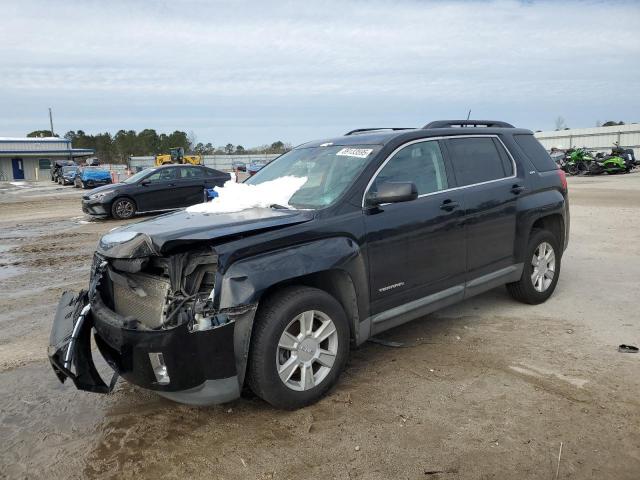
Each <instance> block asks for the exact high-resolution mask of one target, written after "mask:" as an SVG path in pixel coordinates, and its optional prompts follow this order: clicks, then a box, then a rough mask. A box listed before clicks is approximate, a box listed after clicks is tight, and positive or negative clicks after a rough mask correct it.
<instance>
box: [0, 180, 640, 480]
mask: <svg viewBox="0 0 640 480" xmlns="http://www.w3.org/2000/svg"><path fill="white" fill-rule="evenodd" d="M79 196H80V192H79V191H77V190H75V189H73V188H71V187H64V188H62V187H59V188H58V187H54V186H53V185H47V186H46V187H37V188H15V187H9V186H3V187H1V188H0V285H1V288H0V305H1V306H2V308H1V309H0V439H1V441H0V477H4V478H29V479H37V478H46V479H57V478H65V479H72V478H136V479H141V478H216V479H217V478H221V479H222V478H224V479H245V478H257V479H288V478H307V479H311V478H323V479H333V478H336V479H356V478H362V479H391V478H393V479H395V478H398V479H419V478H420V479H423V478H428V479H436V478H438V479H512V478H534V479H538V478H540V479H553V478H556V472H557V478H560V479H569V478H573V479H590V478H593V479H609V478H611V479H613V478H615V479H617V480H622V479H637V478H640V398H639V396H640V354H622V353H618V351H617V346H618V345H619V344H621V343H626V344H634V345H640V319H639V313H640V309H639V308H638V305H639V301H640V281H639V278H640V173H634V174H630V175H624V176H611V177H608V176H601V177H595V178H571V179H570V198H571V215H572V217H571V220H572V224H571V241H570V245H569V249H568V250H567V252H566V254H565V256H564V258H563V263H562V274H561V278H560V282H559V284H558V288H557V290H556V292H555V294H554V296H553V297H552V298H551V299H550V300H549V301H548V302H547V303H545V304H543V305H539V306H525V305H521V304H518V303H516V302H514V301H512V300H511V299H510V298H509V297H508V296H507V294H506V292H505V290H504V289H502V288H500V289H496V290H494V291H491V292H489V293H486V294H484V295H482V296H479V297H476V298H474V299H471V300H468V301H465V302H464V303H461V304H459V305H456V306H454V307H450V308H447V309H445V310H442V311H440V312H438V313H436V314H432V315H429V316H427V317H425V318H424V319H421V320H417V321H414V322H412V323H409V324H406V325H404V326H401V327H398V328H396V329H394V330H392V331H390V332H388V333H387V334H385V335H384V336H383V338H385V339H389V340H394V341H397V342H402V344H403V347H402V348H391V347H387V346H382V345H379V344H374V343H367V344H365V346H363V347H361V348H360V349H358V350H355V351H352V352H351V356H350V361H349V364H348V367H347V370H346V371H345V372H344V374H343V376H342V377H341V380H340V382H339V384H338V386H337V387H336V388H335V389H334V390H333V391H332V392H331V393H330V395H329V396H327V397H326V398H325V399H323V400H322V401H320V402H319V403H317V404H316V405H313V406H311V407H308V408H306V409H303V410H299V411H296V412H282V411H276V410H274V409H273V408H271V407H270V406H269V405H267V404H265V403H264V402H262V401H260V400H258V399H256V398H243V399H241V400H238V401H236V402H233V403H232V404H227V405H223V406H216V407H210V408H191V407H186V406H181V405H178V404H175V403H172V402H170V401H169V400H165V399H162V398H160V397H158V396H156V395H154V394H152V393H149V392H145V391H143V390H141V389H139V388H137V387H133V386H131V385H128V384H126V383H124V382H123V381H120V382H119V383H118V385H117V387H116V390H115V392H114V393H112V394H111V395H108V396H102V395H97V394H89V393H82V392H78V391H76V390H74V388H73V387H72V386H70V385H66V384H65V385H61V384H59V383H58V381H57V379H56V377H55V376H54V374H53V372H52V371H51V369H50V367H49V365H48V362H47V360H46V348H47V344H48V335H49V330H50V324H51V320H52V315H53V310H54V308H55V305H56V304H57V299H58V296H59V295H60V294H61V293H62V292H63V291H64V290H67V289H79V288H81V287H84V286H86V283H87V280H88V273H89V262H90V258H91V252H92V250H93V248H94V247H95V244H96V242H97V240H98V238H99V236H100V235H102V234H104V233H105V232H107V231H108V230H110V229H111V228H113V227H115V226H117V225H118V224H119V222H114V221H88V219H87V218H85V217H84V216H83V215H82V212H81V210H80V206H79ZM101 368H105V367H104V365H103V366H102V367H101ZM105 371H106V370H105ZM561 446H562V450H561V455H559V453H560V447H561ZM559 457H560V458H559Z"/></svg>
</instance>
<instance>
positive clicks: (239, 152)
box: [236, 145, 245, 155]
mask: <svg viewBox="0 0 640 480" xmlns="http://www.w3.org/2000/svg"><path fill="white" fill-rule="evenodd" d="M244 153H245V149H244V147H243V146H242V145H237V146H236V154H237V155H243V154H244Z"/></svg>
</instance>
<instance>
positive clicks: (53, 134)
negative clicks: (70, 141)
mask: <svg viewBox="0 0 640 480" xmlns="http://www.w3.org/2000/svg"><path fill="white" fill-rule="evenodd" d="M49 125H51V136H52V137H55V136H56V135H55V133H53V115H51V107H49Z"/></svg>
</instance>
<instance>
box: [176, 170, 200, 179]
mask: <svg viewBox="0 0 640 480" xmlns="http://www.w3.org/2000/svg"><path fill="white" fill-rule="evenodd" d="M203 176H204V175H203V172H202V169H201V168H195V167H183V168H181V169H180V177H181V178H200V177H203Z"/></svg>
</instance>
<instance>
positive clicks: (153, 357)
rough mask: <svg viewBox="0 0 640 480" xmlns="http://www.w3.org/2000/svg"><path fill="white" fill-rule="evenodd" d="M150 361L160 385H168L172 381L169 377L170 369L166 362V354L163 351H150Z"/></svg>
mask: <svg viewBox="0 0 640 480" xmlns="http://www.w3.org/2000/svg"><path fill="white" fill-rule="evenodd" d="M149 361H150V362H151V368H152V369H153V373H154V375H155V376H156V380H157V381H158V384H160V385H168V384H169V382H170V381H171V378H169V371H168V370H167V366H166V365H165V363H164V356H163V355H162V353H161V352H150V353H149Z"/></svg>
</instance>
